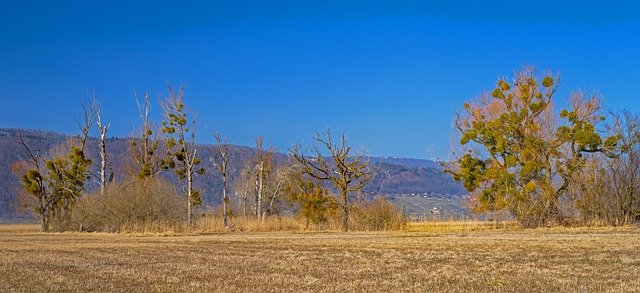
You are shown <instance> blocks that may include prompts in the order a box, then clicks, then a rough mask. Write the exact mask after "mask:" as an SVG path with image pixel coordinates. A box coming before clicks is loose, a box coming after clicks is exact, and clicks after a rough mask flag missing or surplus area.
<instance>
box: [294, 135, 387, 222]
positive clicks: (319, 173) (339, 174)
mask: <svg viewBox="0 0 640 293" xmlns="http://www.w3.org/2000/svg"><path fill="white" fill-rule="evenodd" d="M314 140H315V141H316V142H318V143H319V144H320V145H321V146H322V147H323V148H324V149H326V151H327V152H328V155H329V157H325V156H323V153H322V151H321V150H320V149H319V148H318V147H314V148H313V153H314V154H313V155H312V157H311V158H310V157H307V156H305V154H304V153H303V152H302V151H301V150H300V147H299V146H298V145H294V146H293V147H292V148H291V149H289V152H290V153H291V156H292V157H293V159H294V160H295V161H296V162H298V163H299V164H300V168H301V172H302V173H303V174H305V175H307V176H310V177H312V178H315V179H318V180H324V181H329V182H331V184H332V185H333V186H334V187H335V188H336V189H338V191H339V192H340V197H341V204H342V207H343V212H344V218H343V229H344V231H348V229H349V226H348V217H349V208H348V206H349V193H350V192H357V191H360V190H362V188H364V186H365V185H366V184H367V183H369V182H370V181H371V180H372V179H373V177H374V175H375V171H374V170H372V169H371V168H370V166H369V165H370V164H369V163H370V162H369V160H368V157H367V156H365V154H364V153H356V154H353V153H352V147H351V146H350V145H349V143H348V140H347V135H346V133H344V132H343V133H342V135H341V136H340V140H339V142H338V143H335V142H334V141H333V140H332V136H331V131H330V130H329V129H327V130H326V131H324V132H323V133H322V134H317V135H316V136H315V137H314Z"/></svg>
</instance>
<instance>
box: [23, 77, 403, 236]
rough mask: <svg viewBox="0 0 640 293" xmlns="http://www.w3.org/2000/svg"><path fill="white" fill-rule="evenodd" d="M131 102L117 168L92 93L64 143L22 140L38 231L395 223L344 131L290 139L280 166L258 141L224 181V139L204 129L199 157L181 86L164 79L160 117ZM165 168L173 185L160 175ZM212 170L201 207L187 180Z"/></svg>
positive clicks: (142, 101)
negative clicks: (210, 198) (131, 126)
mask: <svg viewBox="0 0 640 293" xmlns="http://www.w3.org/2000/svg"><path fill="white" fill-rule="evenodd" d="M136 101H137V102H138V113H139V120H140V121H139V123H140V124H139V125H140V127H139V129H138V130H137V133H135V135H133V137H132V138H131V141H130V144H129V151H128V152H127V153H128V154H127V156H128V158H127V159H126V160H125V162H126V163H125V164H123V166H122V167H121V168H119V170H114V168H113V167H112V163H111V158H110V157H109V152H107V149H108V148H109V143H108V142H109V140H108V139H107V137H108V132H109V130H110V124H109V123H108V122H106V121H104V117H103V113H102V109H101V107H100V104H99V102H98V100H97V98H96V96H95V94H92V95H89V96H88V97H87V99H85V100H84V101H83V102H82V103H81V109H82V112H81V113H82V115H81V117H80V119H78V120H77V121H79V122H78V125H79V134H78V135H77V136H76V137H74V138H73V139H69V140H68V141H67V142H66V143H64V144H61V145H57V146H55V147H53V148H51V149H50V150H47V151H46V152H41V151H39V150H36V149H33V148H32V146H31V145H30V143H29V139H28V138H27V137H25V136H23V135H21V136H20V139H19V142H20V144H21V146H22V148H23V149H24V152H25V157H26V158H27V159H26V160H23V161H19V162H16V163H15V164H14V166H13V170H14V173H16V174H17V175H18V176H19V178H20V179H21V182H22V186H23V189H22V192H21V194H20V196H19V200H20V204H21V205H22V206H23V207H25V208H27V209H28V210H29V211H31V212H32V213H33V214H35V215H36V216H37V217H38V218H39V220H40V222H41V228H42V231H50V230H52V229H53V230H56V231H64V230H75V231H78V230H79V231H122V230H123V229H125V227H126V228H127V229H131V227H136V226H137V227H147V226H154V225H155V226H162V227H169V228H172V227H187V229H189V228H194V227H196V226H198V225H200V226H202V225H203V223H211V222H212V221H218V220H219V221H220V223H221V226H222V227H223V228H224V229H225V230H233V229H237V227H236V225H238V223H240V222H243V223H246V222H247V221H254V222H262V223H266V222H269V219H270V218H280V217H282V216H285V215H286V216H287V217H290V218H292V219H294V218H295V219H297V220H299V221H301V222H302V223H304V226H305V227H310V226H312V227H313V228H338V227H340V228H341V229H342V230H344V231H348V230H349V229H350V228H351V229H352V228H354V225H355V228H358V229H397V228H398V227H399V226H401V225H402V223H403V218H402V215H401V214H400V213H399V212H398V211H396V210H395V208H394V207H393V206H392V205H391V204H390V203H389V202H386V201H385V200H383V199H381V198H379V199H377V200H374V201H370V199H369V198H367V196H365V195H364V194H363V192H362V189H363V187H364V186H365V185H366V184H367V183H368V182H370V181H371V180H372V179H373V177H374V175H375V173H376V170H375V168H374V167H373V166H372V165H370V163H369V159H368V157H366V156H365V155H364V153H363V152H357V151H355V150H353V148H352V146H351V145H349V143H348V140H347V136H346V135H345V134H344V133H343V134H342V135H341V136H339V137H335V136H333V135H332V133H331V132H330V131H329V130H327V131H325V132H323V133H320V134H318V135H316V137H315V142H316V144H315V145H313V146H307V147H302V146H299V145H294V146H293V147H292V148H291V149H289V150H288V152H289V155H288V156H287V157H288V158H289V159H288V161H284V162H283V161H282V160H279V161H278V160H274V154H275V153H276V151H277V150H276V149H275V148H271V147H268V146H266V145H265V144H264V140H263V138H262V137H258V138H256V146H255V153H254V155H253V157H252V158H251V159H249V160H247V161H246V162H245V163H244V165H243V167H242V169H241V170H239V171H240V172H239V174H240V175H239V176H237V177H235V178H230V176H229V174H231V173H232V172H233V173H238V170H229V168H230V166H229V160H230V158H229V156H230V154H229V145H228V144H227V142H226V140H225V139H224V137H223V136H222V135H221V134H220V133H219V132H212V133H209V134H208V135H209V137H210V139H211V140H212V141H214V142H215V143H216V152H215V155H214V156H211V157H202V155H201V154H202V153H203V152H202V151H199V149H198V145H197V144H196V134H197V133H198V132H197V131H196V130H197V127H198V125H197V121H196V119H195V116H194V112H193V110H192V109H190V108H189V107H188V106H187V105H186V104H185V88H184V87H183V86H180V87H178V88H174V87H172V86H171V85H168V87H167V92H166V94H165V95H164V96H163V97H162V98H161V99H160V102H159V104H160V109H161V111H162V113H163V115H162V117H163V118H162V120H161V121H159V123H157V122H153V121H151V111H152V110H153V109H152V108H153V105H152V104H153V103H152V102H151V98H150V95H149V93H144V95H143V96H141V97H136ZM93 134H96V136H97V137H98V139H97V142H98V147H99V153H100V159H99V161H97V162H94V161H92V160H91V159H89V158H88V156H87V155H86V149H87V143H88V142H92V141H93V140H88V138H89V136H90V135H93ZM96 169H97V172H93V171H92V170H96ZM116 173H119V174H116ZM168 174H173V176H175V178H177V182H178V183H177V184H171V183H170V182H169V181H167V180H165V178H167V176H168ZM213 174H216V176H221V178H222V187H221V190H219V191H218V192H217V194H216V195H217V196H219V197H220V201H221V203H222V204H221V206H220V208H219V210H210V209H205V208H204V207H203V206H202V200H201V198H202V194H201V191H200V190H198V189H197V188H196V187H195V186H196V184H194V183H195V182H197V181H198V180H202V178H203V176H213ZM89 180H97V181H98V182H99V189H98V191H96V192H94V193H89V192H87V190H86V189H87V188H86V185H87V182H88V181H89ZM230 190H233V192H232V193H231V192H230ZM338 222H339V225H338V224H337V223H338ZM207 225H209V224H207ZM134 230H135V229H134Z"/></svg>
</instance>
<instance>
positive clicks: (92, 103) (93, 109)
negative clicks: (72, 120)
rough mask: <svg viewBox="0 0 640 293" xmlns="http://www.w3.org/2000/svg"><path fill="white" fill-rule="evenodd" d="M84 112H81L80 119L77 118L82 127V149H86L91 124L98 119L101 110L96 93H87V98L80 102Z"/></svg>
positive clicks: (79, 125)
mask: <svg viewBox="0 0 640 293" xmlns="http://www.w3.org/2000/svg"><path fill="white" fill-rule="evenodd" d="M80 107H81V108H82V112H81V113H80V117H81V119H80V120H76V123H77V124H78V128H79V129H80V149H81V150H84V147H85V144H86V142H87V138H88V137H89V131H90V130H91V125H93V122H94V121H95V120H96V116H98V113H99V112H100V106H99V105H98V99H97V97H96V94H95V93H90V94H87V97H86V99H84V100H82V101H81V102H80Z"/></svg>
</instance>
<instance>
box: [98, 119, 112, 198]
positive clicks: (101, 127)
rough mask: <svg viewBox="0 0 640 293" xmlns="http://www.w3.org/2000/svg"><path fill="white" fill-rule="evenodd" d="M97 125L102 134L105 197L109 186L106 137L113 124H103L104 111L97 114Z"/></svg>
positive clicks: (101, 162) (101, 164) (102, 189)
mask: <svg viewBox="0 0 640 293" xmlns="http://www.w3.org/2000/svg"><path fill="white" fill-rule="evenodd" d="M96 116H97V119H96V120H97V121H96V123H97V125H98V131H99V132H100V195H104V191H105V188H106V186H107V144H106V136H107V131H109V128H110V127H111V123H109V124H107V125H104V123H103V122H102V109H99V110H98V113H97V115H96Z"/></svg>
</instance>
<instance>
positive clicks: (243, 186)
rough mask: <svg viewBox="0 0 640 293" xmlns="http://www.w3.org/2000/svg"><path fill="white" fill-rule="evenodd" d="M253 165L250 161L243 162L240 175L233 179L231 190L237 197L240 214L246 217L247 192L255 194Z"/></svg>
mask: <svg viewBox="0 0 640 293" xmlns="http://www.w3.org/2000/svg"><path fill="white" fill-rule="evenodd" d="M254 171H255V166H254V165H253V163H252V162H251V161H247V162H245V164H244V166H243V167H242V169H241V170H240V176H238V177H236V178H235V180H234V181H233V190H234V193H235V196H236V197H237V198H238V201H239V204H240V207H241V209H242V216H243V217H245V218H246V217H247V215H248V211H247V208H248V204H249V203H248V201H249V194H252V193H253V194H255V191H256V188H255V184H254V182H255V180H254V178H255V176H256V175H255V172H254Z"/></svg>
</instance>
